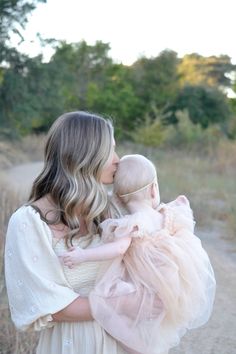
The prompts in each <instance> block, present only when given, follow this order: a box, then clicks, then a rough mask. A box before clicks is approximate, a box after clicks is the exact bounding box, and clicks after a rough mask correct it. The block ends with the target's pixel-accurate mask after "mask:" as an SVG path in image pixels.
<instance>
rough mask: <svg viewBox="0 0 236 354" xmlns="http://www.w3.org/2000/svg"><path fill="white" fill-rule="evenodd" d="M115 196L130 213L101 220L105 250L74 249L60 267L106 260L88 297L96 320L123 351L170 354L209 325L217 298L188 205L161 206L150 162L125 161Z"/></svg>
mask: <svg viewBox="0 0 236 354" xmlns="http://www.w3.org/2000/svg"><path fill="white" fill-rule="evenodd" d="M113 193H114V195H116V197H117V198H118V199H119V200H120V202H121V203H122V204H123V205H124V207H125V209H126V210H127V212H128V215H126V216H124V217H122V218H119V219H107V220H105V221H103V222H102V223H101V224H100V228H101V238H102V241H103V243H104V244H102V245H101V246H98V247H96V248H90V249H88V248H87V249H81V248H74V247H72V248H71V249H70V250H69V252H67V253H65V254H64V255H63V257H62V258H63V262H64V264H65V265H66V266H68V267H69V268H72V267H74V266H76V265H77V264H79V263H81V262H89V261H99V260H101V261H102V260H108V259H111V260H112V261H111V263H110V265H109V266H108V268H107V270H106V271H105V273H104V274H103V275H102V277H101V278H100V279H99V280H98V282H97V284H96V286H95V289H94V290H93V291H92V292H91V293H90V297H89V298H90V306H91V309H92V313H93V317H94V319H95V320H96V321H97V322H99V323H100V325H101V326H102V327H103V328H104V329H105V330H106V331H107V332H108V333H109V334H110V335H111V336H113V337H114V338H116V339H117V340H118V341H119V342H120V343H121V344H122V345H123V347H124V349H125V350H126V351H127V352H129V353H142V354H154V353H155V354H163V353H168V350H169V349H170V348H171V347H173V346H176V345H178V343H179V341H180V338H181V337H182V336H183V335H184V333H185V332H186V330H187V329H191V328H196V327H199V326H201V325H203V324H204V323H206V322H207V320H208V319H209V316H210V314H211V312H212V306H213V301H214V295H215V278H214V272H213V270H212V267H211V263H210V260H209V258H208V255H207V253H206V252H205V250H204V249H203V248H202V245H201V242H200V240H199V239H198V237H196V236H195V235H194V233H193V232H194V224H195V223H194V221H193V216H192V210H191V208H190V205H189V201H188V199H187V198H186V197H185V196H179V197H177V199H175V200H174V201H172V202H170V203H167V204H160V194H159V187H158V182H157V175H156V169H155V167H154V165H153V163H152V162H151V161H150V160H148V159H147V158H145V157H144V156H142V155H127V156H124V157H123V158H122V159H121V160H120V164H119V167H118V170H117V172H116V175H115V180H114V190H113Z"/></svg>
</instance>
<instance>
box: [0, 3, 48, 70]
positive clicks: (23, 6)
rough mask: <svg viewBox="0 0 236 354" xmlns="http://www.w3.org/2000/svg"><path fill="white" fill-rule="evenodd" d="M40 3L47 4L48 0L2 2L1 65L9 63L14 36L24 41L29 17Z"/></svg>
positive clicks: (0, 18)
mask: <svg viewBox="0 0 236 354" xmlns="http://www.w3.org/2000/svg"><path fill="white" fill-rule="evenodd" d="M40 2H41V3H45V2H46V0H31V1H26V0H0V63H2V61H7V62H8V60H7V59H8V57H9V56H11V55H12V53H11V50H10V49H11V44H10V39H11V36H12V35H13V34H16V35H17V36H18V38H19V41H23V40H24V37H23V34H22V31H23V30H24V28H25V25H26V23H27V20H28V16H29V14H30V13H31V12H32V11H33V10H34V9H35V8H36V6H37V4H38V3H40Z"/></svg>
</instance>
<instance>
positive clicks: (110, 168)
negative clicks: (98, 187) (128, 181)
mask: <svg viewBox="0 0 236 354" xmlns="http://www.w3.org/2000/svg"><path fill="white" fill-rule="evenodd" d="M119 161H120V159H119V157H118V155H117V153H116V152H115V140H114V139H113V147H112V153H111V156H110V158H109V160H108V161H107V163H106V164H105V166H104V168H103V171H102V174H101V180H100V181H101V182H102V183H103V184H111V183H113V180H114V175H115V173H116V170H117V167H118V163H119Z"/></svg>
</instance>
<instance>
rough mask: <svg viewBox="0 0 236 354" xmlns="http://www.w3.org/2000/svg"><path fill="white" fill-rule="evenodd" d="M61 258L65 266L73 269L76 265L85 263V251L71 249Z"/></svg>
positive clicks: (77, 248)
mask: <svg viewBox="0 0 236 354" xmlns="http://www.w3.org/2000/svg"><path fill="white" fill-rule="evenodd" d="M60 258H61V259H62V261H63V263H64V265H65V266H67V267H68V268H70V269H72V268H74V266H75V265H77V264H80V263H82V262H83V261H84V250H83V249H82V248H79V247H71V248H70V249H69V251H68V252H65V253H63V254H62V255H61V256H60Z"/></svg>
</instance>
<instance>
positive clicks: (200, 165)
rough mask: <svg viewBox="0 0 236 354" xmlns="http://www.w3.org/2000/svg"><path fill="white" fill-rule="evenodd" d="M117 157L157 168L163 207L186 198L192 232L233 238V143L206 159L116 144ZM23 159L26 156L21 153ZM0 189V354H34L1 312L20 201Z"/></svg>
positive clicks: (31, 343)
mask: <svg viewBox="0 0 236 354" xmlns="http://www.w3.org/2000/svg"><path fill="white" fill-rule="evenodd" d="M32 143H34V144H35V140H33V141H31V142H30V140H28V141H27V143H25V144H26V145H25V149H26V150H27V149H29V150H30V149H31V148H30V145H31V144H32ZM35 150H37V144H36V145H35ZM22 151H23V150H22ZM32 151H33V149H31V152H32ZM118 153H119V154H120V155H121V156H122V155H124V154H128V153H140V154H143V155H145V156H147V157H149V158H150V159H151V160H152V161H153V162H154V163H155V164H156V166H157V171H158V176H159V184H160V190H161V197H162V200H163V201H164V202H165V201H169V200H171V199H173V198H175V197H176V196H177V195H178V194H186V195H187V196H188V198H189V199H190V202H191V205H192V208H193V210H194V214H195V219H196V221H197V225H198V227H201V228H204V229H205V230H209V229H212V228H214V227H216V225H221V227H223V228H224V230H225V235H226V237H227V238H233V237H234V238H235V236H236V218H235V213H236V210H235V205H236V188H235V187H236V182H235V177H234V176H236V144H235V143H229V142H222V143H220V144H219V145H218V146H217V148H216V149H215V150H214V151H211V153H210V155H208V156H204V155H198V154H197V153H196V152H195V153H193V152H189V151H184V150H181V151H176V150H175V151H174V150H161V149H160V148H158V149H153V148H144V147H142V146H140V145H134V144H128V143H126V144H122V145H121V146H120V147H119V151H118ZM37 154H39V155H37ZM40 154H41V152H40V151H39V152H37V151H35V152H34V153H33V154H32V156H33V155H34V156H39V157H40V156H41V155H40ZM13 155H14V154H13ZM23 155H24V156H26V155H27V156H28V155H29V154H27V151H24V152H23ZM32 156H31V157H32ZM37 159H38V158H37ZM0 184H1V189H0V207H1V213H0V230H1V231H0V252H1V253H0V254H1V262H0V267H1V268H0V270H1V281H0V295H1V297H0V299H1V303H0V305H1V306H0V311H1V313H0V316H1V327H0V354H23V353H24V354H30V353H34V350H35V344H36V338H37V334H33V333H17V332H16V331H15V329H14V327H13V325H12V323H11V321H10V317H9V311H8V308H7V302H6V294H5V287H4V279H3V267H2V265H3V262H2V258H3V257H2V256H3V249H4V235H5V230H6V225H7V222H8V220H9V216H10V215H11V213H12V212H13V211H14V210H15V209H16V208H17V207H18V206H19V205H20V204H21V203H22V199H21V198H22V197H20V196H19V195H16V194H15V193H14V192H12V191H11V190H9V189H8V188H7V187H6V186H4V184H3V182H2V183H1V181H0ZM235 239H236V238H235ZM45 354H46V353H45Z"/></svg>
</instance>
